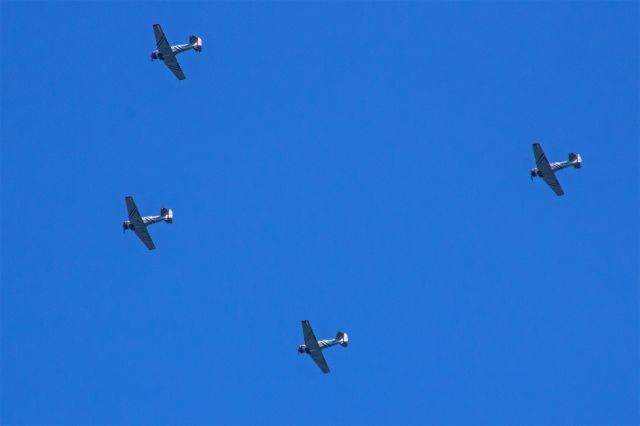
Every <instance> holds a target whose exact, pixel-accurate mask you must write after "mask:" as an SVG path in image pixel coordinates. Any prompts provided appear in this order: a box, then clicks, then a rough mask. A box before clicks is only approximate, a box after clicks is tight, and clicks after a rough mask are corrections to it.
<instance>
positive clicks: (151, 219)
mask: <svg viewBox="0 0 640 426" xmlns="http://www.w3.org/2000/svg"><path fill="white" fill-rule="evenodd" d="M125 201H126V202H127V212H128V213H129V220H125V221H124V222H122V232H125V231H126V230H127V229H129V230H131V231H133V232H135V234H136V235H137V236H138V238H140V240H141V241H142V242H143V243H144V245H145V246H147V248H148V249H149V250H154V249H155V248H156V246H155V244H153V240H152V239H151V235H149V231H147V226H149V225H153V224H154V223H157V222H162V221H165V222H167V223H173V210H171V209H165V208H164V207H163V208H162V209H161V210H160V216H140V212H138V207H136V203H135V202H134V201H133V197H131V196H126V197H125Z"/></svg>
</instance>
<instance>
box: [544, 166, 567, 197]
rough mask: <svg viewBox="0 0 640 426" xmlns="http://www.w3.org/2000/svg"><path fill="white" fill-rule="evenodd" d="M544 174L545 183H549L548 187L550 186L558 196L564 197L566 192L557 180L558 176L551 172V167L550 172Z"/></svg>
mask: <svg viewBox="0 0 640 426" xmlns="http://www.w3.org/2000/svg"><path fill="white" fill-rule="evenodd" d="M542 173H543V174H542V179H544V181H545V182H546V183H547V185H549V187H550V188H551V189H552V190H553V192H555V193H556V194H557V195H564V191H563V190H562V187H561V186H560V182H558V179H557V178H556V174H555V173H554V172H553V171H551V167H549V171H548V172H542Z"/></svg>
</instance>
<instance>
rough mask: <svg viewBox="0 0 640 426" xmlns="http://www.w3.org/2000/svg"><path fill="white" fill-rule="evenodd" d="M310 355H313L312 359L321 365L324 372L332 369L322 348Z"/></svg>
mask: <svg viewBox="0 0 640 426" xmlns="http://www.w3.org/2000/svg"><path fill="white" fill-rule="evenodd" d="M309 355H311V359H312V360H313V362H315V363H316V365H317V366H318V367H320V370H322V372H323V373H328V372H329V371H330V370H329V366H328V365H327V361H326V360H325V359H324V355H322V352H321V351H320V350H318V351H317V352H311V353H310V354H309Z"/></svg>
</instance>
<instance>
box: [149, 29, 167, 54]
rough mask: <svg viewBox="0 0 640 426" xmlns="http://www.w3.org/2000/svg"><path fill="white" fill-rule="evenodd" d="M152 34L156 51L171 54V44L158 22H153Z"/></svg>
mask: <svg viewBox="0 0 640 426" xmlns="http://www.w3.org/2000/svg"><path fill="white" fill-rule="evenodd" d="M153 34H154V35H155V36H156V46H157V47H158V52H160V53H162V54H163V55H165V56H166V55H171V45H170V44H169V42H168V41H167V37H166V36H165V35H164V31H162V27H161V26H160V24H155V25H154V26H153Z"/></svg>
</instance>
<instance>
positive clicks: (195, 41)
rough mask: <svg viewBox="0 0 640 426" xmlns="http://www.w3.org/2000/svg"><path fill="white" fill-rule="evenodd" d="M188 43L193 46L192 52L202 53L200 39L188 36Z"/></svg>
mask: <svg viewBox="0 0 640 426" xmlns="http://www.w3.org/2000/svg"><path fill="white" fill-rule="evenodd" d="M189 43H191V44H192V45H193V50H195V51H196V52H202V39H201V38H200V37H197V36H194V35H192V36H190V37H189Z"/></svg>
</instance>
